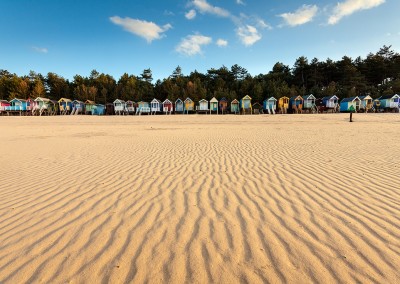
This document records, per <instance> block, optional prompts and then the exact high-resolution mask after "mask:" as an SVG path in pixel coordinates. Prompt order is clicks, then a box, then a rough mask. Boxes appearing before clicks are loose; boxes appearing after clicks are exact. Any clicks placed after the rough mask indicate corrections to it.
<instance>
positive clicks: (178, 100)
mask: <svg viewBox="0 0 400 284" xmlns="http://www.w3.org/2000/svg"><path fill="white" fill-rule="evenodd" d="M178 102H181V103H183V101H182V100H181V99H180V98H178V99H176V101H175V103H178Z"/></svg>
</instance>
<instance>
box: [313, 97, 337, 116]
mask: <svg viewBox="0 0 400 284" xmlns="http://www.w3.org/2000/svg"><path fill="white" fill-rule="evenodd" d="M315 104H316V105H317V108H318V112H321V113H323V112H324V111H326V112H328V111H329V110H331V111H332V112H337V111H338V109H339V98H338V97H337V96H335V95H332V96H326V97H323V98H321V99H317V100H316V101H315Z"/></svg>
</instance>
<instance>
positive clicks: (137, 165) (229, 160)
mask: <svg viewBox="0 0 400 284" xmlns="http://www.w3.org/2000/svg"><path fill="white" fill-rule="evenodd" d="M348 117H349V115H348V114H324V115H276V116H267V115H259V116H255V115H253V116H234V115H225V116H221V115H220V116H215V115H214V116H210V115H201V116H200V115H189V116H188V115H175V116H174V115H172V116H140V117H138V116H136V117H133V116H129V117H127V116H125V117H116V116H114V117H92V116H64V117H0V149H1V165H0V170H1V171H0V173H1V174H0V283H163V282H164V283H185V282H186V283H313V282H318V283H399V281H400V115H399V114H355V115H354V120H355V122H353V123H349V122H348Z"/></svg>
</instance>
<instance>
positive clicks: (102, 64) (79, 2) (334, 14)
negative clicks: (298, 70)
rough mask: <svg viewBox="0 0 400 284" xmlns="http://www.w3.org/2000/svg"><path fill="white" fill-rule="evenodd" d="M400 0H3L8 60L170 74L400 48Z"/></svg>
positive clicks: (1, 54) (13, 67)
mask: <svg viewBox="0 0 400 284" xmlns="http://www.w3.org/2000/svg"><path fill="white" fill-rule="evenodd" d="M399 12H400V1H399V0H336V1H328V0H320V1H316V0H312V1H298V0H185V1H181V0H175V1H173V0H160V1H154V0H147V1H134V0H131V1H128V0H123V1H122V0H121V1H118V0H115V1H108V0H102V1H94V0H86V1H83V0H64V1H61V0H60V1H55V0H35V1H34V0H29V1H28V0H2V1H0V38H1V42H0V43H1V44H0V69H6V70H8V71H9V72H12V73H17V74H18V75H26V74H28V73H29V71H30V70H33V71H36V72H39V73H42V74H44V75H46V74H47V73H48V72H55V73H57V74H58V75H60V76H63V77H64V78H66V79H70V80H71V79H72V78H73V76H74V75H75V74H79V75H82V76H88V75H89V74H90V71H91V70H93V69H96V70H97V71H99V72H103V73H107V74H110V75H112V76H113V77H114V78H115V79H116V80H118V79H119V77H120V76H121V75H122V74H123V73H129V74H134V75H140V73H141V72H142V71H143V69H145V68H151V70H152V72H153V77H154V79H155V80H156V79H162V78H166V77H168V76H169V75H171V74H172V72H173V70H174V69H175V68H176V67H177V66H178V65H179V66H181V68H182V72H183V74H185V75H187V74H189V73H190V72H191V71H194V70H198V71H199V72H203V73H206V72H207V70H208V69H210V68H219V67H221V66H222V65H225V66H227V67H228V68H230V67H231V66H232V65H234V64H239V65H240V66H242V67H244V68H246V69H247V70H248V71H249V72H250V74H252V75H257V74H260V73H268V72H269V71H270V70H271V68H272V66H273V65H274V64H275V63H276V62H278V61H279V62H283V63H284V64H286V65H289V66H290V67H292V65H293V64H294V62H295V60H296V58H298V57H300V56H306V57H307V58H308V59H309V60H311V59H312V58H313V57H317V58H318V59H320V60H326V59H327V58H328V57H329V58H331V59H333V60H339V59H340V58H341V57H342V56H343V55H348V56H351V57H352V58H355V57H357V56H361V57H365V56H366V55H367V54H368V53H369V52H376V51H378V50H379V48H380V47H382V46H383V45H392V48H393V49H394V50H395V51H397V52H399V51H400V17H399Z"/></svg>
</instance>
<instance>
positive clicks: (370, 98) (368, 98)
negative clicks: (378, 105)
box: [359, 95, 372, 100]
mask: <svg viewBox="0 0 400 284" xmlns="http://www.w3.org/2000/svg"><path fill="white" fill-rule="evenodd" d="M359 98H360V100H372V97H371V96H370V95H366V96H359Z"/></svg>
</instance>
